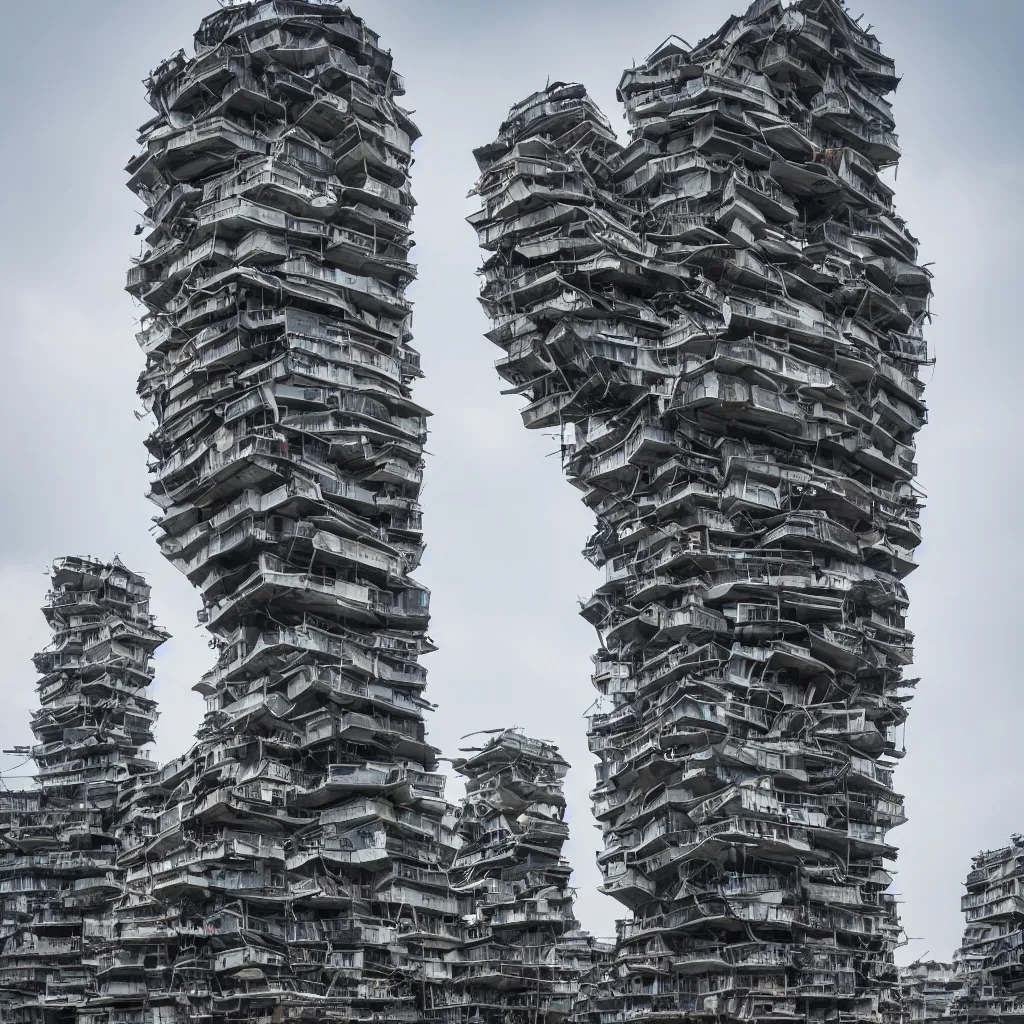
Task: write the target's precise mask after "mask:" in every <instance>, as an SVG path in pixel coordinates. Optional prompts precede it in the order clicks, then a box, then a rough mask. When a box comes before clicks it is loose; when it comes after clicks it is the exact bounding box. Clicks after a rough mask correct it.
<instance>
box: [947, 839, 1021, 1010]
mask: <svg viewBox="0 0 1024 1024" xmlns="http://www.w3.org/2000/svg"><path fill="white" fill-rule="evenodd" d="M1022 877H1024V836H1022V835H1013V836H1011V837H1010V844H1009V845H1008V846H1004V847H1002V848H1001V849H998V850H985V851H983V852H982V853H979V854H978V855H977V856H976V857H974V859H973V860H972V861H971V870H970V872H969V874H968V875H967V882H966V883H965V884H966V886H967V892H966V893H965V894H964V896H963V897H962V898H961V907H962V909H963V912H964V918H965V928H964V938H963V943H962V945H961V946H960V949H958V950H957V951H956V954H955V955H954V959H953V962H954V965H955V967H956V972H957V975H958V976H959V977H960V978H961V979H962V981H963V988H962V989H961V991H960V992H959V994H958V995H957V997H956V998H955V999H954V1000H953V1003H952V1007H951V1016H953V1017H955V1018H956V1019H957V1020H960V1021H968V1020H969V1021H970V1022H971V1024H983V1022H986V1021H1004V1020H1006V1021H1011V1020H1019V1019H1020V1018H1021V1017H1022V1016H1024V888H1022V883H1021V879H1022Z"/></svg>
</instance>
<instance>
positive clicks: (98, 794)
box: [0, 557, 167, 1024]
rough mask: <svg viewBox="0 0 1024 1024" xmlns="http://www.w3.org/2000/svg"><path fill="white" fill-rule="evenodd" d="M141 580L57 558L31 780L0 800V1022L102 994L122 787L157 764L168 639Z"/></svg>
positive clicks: (19, 1023) (32, 1022)
mask: <svg viewBox="0 0 1024 1024" xmlns="http://www.w3.org/2000/svg"><path fill="white" fill-rule="evenodd" d="M149 592H150V590H149V586H148V585H147V583H146V581H145V580H144V579H143V578H142V577H141V576H139V575H137V574H135V573H133V572H130V571H129V570H128V569H127V568H126V567H125V566H124V565H123V564H122V563H121V562H120V560H118V559H117V558H114V559H113V561H111V562H102V561H97V560H95V559H91V558H76V557H68V558H62V559H59V560H58V561H57V562H56V563H54V566H53V572H52V576H51V589H50V593H49V594H48V597H47V604H46V606H45V607H44V608H43V614H44V615H45V616H46V620H47V622H48V623H49V625H50V627H51V629H52V630H53V642H52V643H51V644H50V646H49V647H47V649H46V650H45V651H42V652H40V653H39V654H37V655H35V657H34V659H33V660H34V662H35V667H36V670H37V671H38V672H39V673H40V677H39V680H38V683H37V689H38V691H39V704H40V706H39V709H38V710H37V711H36V712H35V713H34V714H33V716H32V731H33V732H34V733H35V737H36V739H37V741H38V743H37V744H36V746H34V747H32V748H31V754H32V757H33V759H34V760H35V763H36V782H37V788H36V789H34V790H29V791H20V792H5V793H4V794H2V796H0V840H2V843H3V847H2V852H0V893H2V894H3V897H2V898H3V934H4V943H3V949H2V952H0V1018H2V1019H3V1020H4V1021H5V1022H12V1024H56V1022H60V1024H65V1022H68V1021H73V1020H74V1019H75V1013H76V1008H77V1007H78V1006H80V1005H81V1004H82V1003H83V1002H84V1001H85V1000H86V999H95V998H97V997H98V995H99V994H100V993H102V985H98V982H97V977H96V960H95V957H94V956H93V950H92V946H91V942H90V938H91V935H92V934H93V932H94V931H95V929H96V928H97V926H98V925H99V924H100V922H101V921H102V920H103V919H104V917H105V915H106V913H107V911H108V908H109V905H110V901H111V900H112V899H113V898H114V897H116V896H117V895H119V894H120V891H121V887H122V884H123V877H122V875H121V873H120V872H118V871H117V869H116V849H115V840H114V835H113V816H114V806H115V802H116V798H117V792H118V789H119V788H120V787H121V786H131V785H133V783H134V780H135V779H137V778H141V777H143V775H144V773H146V772H147V771H151V770H152V769H153V768H154V767H155V766H154V764H153V762H152V761H150V760H149V759H148V757H147V754H146V751H145V750H144V749H143V748H144V747H145V746H146V745H147V744H149V743H151V742H152V741H153V723H154V722H155V720H156V717H157V712H156V702H155V701H154V700H152V698H150V697H148V696H147V688H148V686H149V684H150V682H151V681H152V679H153V674H154V670H153V664H152V658H153V652H154V651H155V650H156V649H157V647H159V646H160V645H161V644H162V643H163V642H164V641H165V640H166V639H167V633H166V632H164V631H163V630H162V629H160V628H159V627H158V626H157V625H156V623H155V620H154V618H153V616H152V615H151V614H150V611H149Z"/></svg>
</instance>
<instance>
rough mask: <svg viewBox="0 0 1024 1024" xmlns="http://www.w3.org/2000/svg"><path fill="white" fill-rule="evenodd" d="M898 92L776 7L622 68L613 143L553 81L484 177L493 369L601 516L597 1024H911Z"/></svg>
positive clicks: (909, 524) (825, 6)
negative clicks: (613, 916) (901, 841)
mask: <svg viewBox="0 0 1024 1024" xmlns="http://www.w3.org/2000/svg"><path fill="white" fill-rule="evenodd" d="M896 83H897V78H896V73H895V70H894V68H893V62H892V61H891V60H890V59H889V58H888V57H886V56H884V55H883V54H882V52H881V50H880V47H879V44H878V41H877V39H876V38H875V37H874V36H873V35H871V34H870V32H869V31H866V30H865V29H863V28H862V27H861V26H860V25H859V24H858V23H857V22H856V21H854V20H853V19H852V18H851V17H850V16H849V14H848V13H847V12H846V11H845V9H844V8H843V6H842V5H841V4H839V3H836V2H833V0H799V2H797V3H795V4H793V5H791V6H789V7H784V6H783V5H782V4H781V3H780V2H779V0H758V2H757V3H755V4H753V5H752V6H751V7H750V9H749V10H748V11H747V13H746V15H745V16H743V17H736V18H731V19H730V20H729V21H728V22H727V23H726V24H725V25H724V26H723V27H722V29H721V30H720V31H718V32H716V33H715V34H714V35H713V36H711V37H709V38H708V39H705V40H703V41H702V42H701V43H700V44H699V45H697V46H696V47H691V46H689V45H688V44H686V43H684V42H683V41H682V40H680V39H678V38H675V37H672V38H670V39H669V40H667V41H666V42H665V43H664V44H662V45H661V46H660V47H659V48H658V49H657V50H655V51H654V53H652V54H651V56H650V57H649V58H648V59H647V60H646V61H645V62H644V63H643V64H641V65H640V66H638V67H635V68H633V69H631V70H629V71H627V72H626V73H625V74H624V75H623V77H622V80H621V82H620V85H619V92H618V94H619V97H620V99H621V100H622V101H623V103H624V105H625V109H626V114H627V117H628V119H629V123H630V125H631V140H630V142H629V144H628V145H625V146H622V145H620V144H619V143H618V142H617V141H616V139H615V136H614V133H613V132H612V130H611V128H610V125H609V123H608V121H607V119H606V118H605V117H604V116H603V114H602V113H601V112H600V111H599V110H598V109H597V108H596V106H595V105H594V103H593V102H592V101H591V100H590V99H589V97H588V96H587V94H586V91H585V90H584V88H583V87H582V86H578V85H564V84H555V85H552V86H550V87H548V88H547V89H545V90H544V91H543V92H540V93H536V94H534V95H533V96H531V97H529V98H528V99H527V100H525V101H524V102H522V103H520V104H519V105H517V106H515V107H513V108H512V110H511V112H510V114H509V117H508V119H507V120H506V122H505V123H504V124H503V125H502V127H501V131H500V134H499V135H498V138H497V140H496V141H495V142H494V143H492V144H490V145H487V146H484V147H483V148H481V149H480V150H478V151H477V158H478V162H479V165H480V169H481V178H480V182H479V186H478V192H479V195H480V197H481V201H482V208H481V210H480V212H479V213H478V214H476V215H474V216H473V217H472V218H471V222H472V223H473V225H474V226H475V227H476V229H477V231H478V234H479V238H480V244H481V246H482V248H483V249H484V253H485V257H484V258H485V262H484V268H483V273H484V285H483V291H482V301H483V304H484V307H485V308H486V310H487V312H488V314H489V315H490V317H491V320H492V325H493V326H492V330H491V331H490V332H489V334H488V337H489V338H490V340H491V341H493V342H495V343H496V344H498V345H499V346H500V347H501V348H502V349H503V350H504V356H503V357H502V358H501V359H500V360H499V362H498V372H499V373H500V374H501V376H502V377H504V378H505V379H506V380H507V381H509V382H510V383H511V384H512V385H513V386H514V388H515V389H516V390H517V391H518V392H519V393H521V394H523V395H524V396H525V397H526V398H527V400H528V403H529V404H528V405H527V406H526V407H525V408H524V409H523V420H524V422H525V424H526V426H527V427H532V428H558V429H560V430H561V432H562V450H563V454H564V464H565V470H566V473H567V475H568V477H569V479H570V481H571V482H572V483H573V484H574V485H576V486H577V487H579V488H580V489H581V490H582V491H583V492H584V499H583V500H584V501H585V502H586V503H587V504H588V505H589V506H590V507H591V508H592V509H593V510H594V513H595V515H596V518H597V529H596V532H595V533H594V535H593V537H592V538H591V540H590V541H589V543H588V545H587V549H586V552H585V553H586V555H587V557H588V558H589V559H590V560H591V561H593V562H594V564H595V565H597V566H598V567H600V568H602V569H603V571H604V575H605V579H604V582H603V583H602V584H601V585H600V586H599V587H598V589H597V591H596V593H595V594H594V596H593V597H592V598H591V599H590V601H589V602H588V603H587V604H586V605H585V607H584V609H583V615H584V617H585V618H586V619H587V620H588V621H589V622H591V623H593V624H594V626H595V627H596V628H597V629H598V631H599V634H600V637H601V649H600V650H599V651H598V652H597V654H596V655H595V658H594V661H595V675H594V684H595V685H596V687H597V689H598V690H599V692H600V694H601V697H602V703H603V707H602V708H601V710H600V712H599V713H596V714H594V715H593V717H592V718H591V719H590V745H591V750H592V751H593V752H594V753H595V754H596V755H597V757H598V759H599V763H598V766H597V786H596V788H595V790H594V791H593V802H594V811H595V814H596V815H597V817H598V819H599V820H600V822H601V823H602V828H603V831H604V849H603V851H602V852H601V853H600V854H599V857H598V861H599V865H600V868H601V871H602V873H603V875H604V879H605V881H604V885H603V887H602V888H603V890H604V891H605V892H607V893H610V894H611V895H613V896H614V897H615V898H616V899H618V900H619V901H620V902H621V903H622V904H623V905H624V906H625V907H626V908H627V910H628V911H629V916H628V917H627V918H626V919H625V920H623V921H622V922H620V924H619V935H618V949H617V959H616V965H615V970H614V972H613V976H612V977H611V978H610V979H609V983H608V985H607V987H606V988H605V989H604V991H603V993H602V996H601V1000H600V1002H601V1008H600V1013H599V1018H600V1021H601V1022H602V1024H611V1022H614V1021H621V1020H624V1019H629V1018H630V1017H633V1016H636V1015H649V1014H651V1013H656V1014H659V1015H660V1016H661V1017H662V1018H663V1019H668V1018H673V1019H679V1018H682V1017H683V1016H687V1017H690V1018H693V1017H698V1018H701V1019H708V1020H710V1019H716V1020H720V1019H732V1020H765V1021H767V1020H778V1019H780V1018H787V1019H802V1020H809V1021H825V1020H832V1019H836V1018H837V1015H838V1019H851V1020H852V1019H858V1020H874V1021H881V1020H894V1019H896V1017H897V1015H898V1013H899V991H898V977H897V972H896V968H895V966H894V962H893V950H894V947H895V945H896V943H897V942H898V940H899V924H898V918H897V914H896V907H895V904H894V899H893V897H892V896H891V895H889V894H888V893H887V889H888V888H889V885H890V882H891V874H890V871H889V870H888V869H887V862H889V861H891V860H892V859H894V858H895V855H896V851H895V849H894V848H893V847H892V845H891V844H890V842H889V840H888V839H887V835H886V834H887V832H888V830H889V829H890V828H891V827H892V826H894V825H898V824H900V823H901V822H902V821H903V820H904V813H903V803H902V798H901V797H900V796H899V794H898V793H896V792H894V791H893V767H894V764H895V759H896V758H898V757H900V756H901V755H902V753H903V750H902V739H901V727H902V724H903V722H904V719H905V716H906V701H907V699H908V693H907V688H908V687H909V686H912V684H913V680H907V679H904V678H903V667H904V666H905V665H907V664H909V663H910V660H911V647H910V645H911V640H912V637H911V634H910V633H909V632H908V631H907V629H906V624H905V613H906V609H907V594H906V590H905V588H904V585H903V582H902V580H903V578H904V577H905V576H906V575H907V574H908V573H909V572H910V571H911V570H912V569H913V568H914V559H913V550H914V548H915V547H916V546H917V544H918V542H919V540H920V532H919V527H918V510H919V503H918V492H917V491H916V489H915V486H914V478H915V475H916V472H917V467H916V465H915V462H914V435H915V433H916V432H917V430H918V429H919V428H920V427H921V426H922V425H923V423H924V421H925V407H924V404H923V401H922V393H923V386H922V384H921V381H920V380H919V379H918V369H919V367H920V365H921V364H922V363H923V362H925V361H926V360H927V349H926V344H925V342H924V340H923V336H922V324H923V322H924V320H925V318H926V315H927V306H928V297H929V295H930V284H929V274H928V272H927V271H926V270H924V269H922V268H921V267H920V266H918V264H917V245H916V241H915V239H914V238H913V236H912V235H911V234H910V233H909V231H908V230H907V228H906V225H905V224H904V222H903V221H902V220H901V219H900V217H899V216H898V215H897V214H896V213H895V211H894V209H893V202H892V200H893V190H892V188H891V187H890V186H889V185H888V184H887V182H886V179H885V176H884V174H883V172H884V171H885V170H886V169H887V168H890V167H892V166H893V165H894V164H895V163H896V161H897V159H898V158H899V155H900V151H899V148H898V146H897V140H896V136H895V135H894V134H893V128H894V125H893V120H892V113H891V108H890V105H889V103H888V101H887V100H886V99H885V98H884V97H885V95H886V94H887V93H889V92H891V91H892V89H893V88H894V87H895V86H896Z"/></svg>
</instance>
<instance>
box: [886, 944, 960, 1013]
mask: <svg viewBox="0 0 1024 1024" xmlns="http://www.w3.org/2000/svg"><path fill="white" fill-rule="evenodd" d="M962 986H963V982H962V981H961V979H960V978H958V977H957V974H956V971H955V970H954V968H953V965H952V964H947V963H942V962H940V961H938V960H916V961H915V962H914V963H912V964H910V966H909V967H902V968H900V989H901V991H902V994H903V1020H904V1024H937V1022H938V1021H942V1020H946V1019H947V1018H948V1017H949V1008H950V1004H951V1002H952V1001H953V999H954V998H955V997H956V996H957V994H958V993H959V992H960V989H961V988H962Z"/></svg>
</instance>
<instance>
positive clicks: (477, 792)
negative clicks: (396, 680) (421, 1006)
mask: <svg viewBox="0 0 1024 1024" xmlns="http://www.w3.org/2000/svg"><path fill="white" fill-rule="evenodd" d="M465 752H466V753H468V754H469V756H468V757H464V758H458V759H456V760H455V761H454V762H453V766H454V768H455V769H456V771H458V772H459V773H461V774H462V775H464V776H465V777H466V780H467V781H466V796H465V799H464V800H463V801H462V808H461V815H460V818H459V824H458V829H457V831H458V834H459V836H460V837H461V839H462V846H461V848H460V850H459V852H458V854H457V855H456V857H455V862H454V864H453V865H452V868H451V871H450V878H451V883H452V888H453V890H454V891H455V892H456V893H458V894H465V895H466V896H467V897H468V901H469V904H470V907H471V912H470V913H469V914H467V915H466V917H465V923H464V931H463V941H462V945H461V946H460V948H459V949H457V950H454V951H453V952H452V953H450V954H449V955H448V957H447V960H448V961H449V963H450V965H451V973H450V984H449V985H448V986H447V987H446V988H445V990H444V991H443V993H441V996H442V998H441V1000H440V1001H439V1002H438V1004H437V1006H436V1008H435V1009H434V1012H433V1013H432V1014H431V1015H430V1016H431V1019H432V1020H435V1021H438V1022H439V1024H470V1022H473V1024H485V1022H486V1024H538V1022H549V1024H551V1022H558V1021H562V1020H565V1019H566V1018H567V1017H568V1016H569V1015H570V1014H571V1013H573V1012H574V1011H578V1010H579V1009H580V1005H581V1002H582V1001H583V1000H585V999H586V997H587V995H588V992H589V990H590V989H592V988H593V986H594V984H595V983H596V982H598V981H599V980H600V978H599V976H598V972H599V971H600V968H601V965H602V960H603V959H605V958H606V956H607V952H608V950H606V949H605V948H604V947H603V946H602V944H601V943H598V942H595V941H594V939H593V938H591V936H589V935H588V934H587V933H586V932H583V931H581V929H580V925H579V922H578V921H577V920H576V919H575V917H574V915H573V909H572V907H573V893H572V891H571V890H570V889H569V888H568V885H569V876H570V875H571V873H572V868H571V866H570V865H569V863H568V861H567V860H566V859H565V857H563V856H562V852H561V851H562V844H563V843H564V842H565V841H566V839H567V838H568V835H569V827H568V825H567V824H566V822H565V796H564V795H563V792H562V780H563V778H564V776H565V773H566V771H567V769H568V767H569V765H568V762H566V761H565V760H564V759H563V758H562V756H561V755H560V754H559V752H558V748H557V747H556V746H554V745H553V744H551V743H547V742H545V741H543V740H536V739H531V738H530V737H528V736H525V735H524V734H523V733H522V732H520V731H519V730H515V729H504V730H498V731H497V732H496V733H493V734H491V735H490V736H489V737H488V739H487V742H486V743H485V744H484V745H483V746H482V747H478V748H469V749H468V750H467V751H465Z"/></svg>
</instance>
